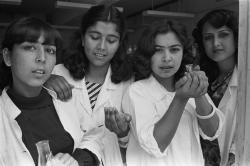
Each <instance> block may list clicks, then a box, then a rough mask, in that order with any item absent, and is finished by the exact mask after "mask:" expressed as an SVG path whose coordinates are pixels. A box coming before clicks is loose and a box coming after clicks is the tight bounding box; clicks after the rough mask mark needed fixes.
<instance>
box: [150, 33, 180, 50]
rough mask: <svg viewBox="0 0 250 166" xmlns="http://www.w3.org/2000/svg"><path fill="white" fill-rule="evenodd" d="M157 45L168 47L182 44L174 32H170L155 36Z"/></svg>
mask: <svg viewBox="0 0 250 166" xmlns="http://www.w3.org/2000/svg"><path fill="white" fill-rule="evenodd" d="M155 45H159V46H164V47H168V46H172V45H181V42H180V41H179V39H178V37H177V36H176V34H175V33H174V32H168V33H164V34H157V35H156V37H155Z"/></svg>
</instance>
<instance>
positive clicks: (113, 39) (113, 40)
mask: <svg viewBox="0 0 250 166" xmlns="http://www.w3.org/2000/svg"><path fill="white" fill-rule="evenodd" d="M107 41H108V42H109V43H110V44H113V43H115V42H118V39H117V38H116V37H108V38H107Z"/></svg>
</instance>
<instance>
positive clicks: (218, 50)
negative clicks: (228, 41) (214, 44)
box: [213, 49, 224, 53]
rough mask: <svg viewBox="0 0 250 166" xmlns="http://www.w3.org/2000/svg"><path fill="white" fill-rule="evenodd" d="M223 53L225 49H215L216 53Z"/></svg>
mask: <svg viewBox="0 0 250 166" xmlns="http://www.w3.org/2000/svg"><path fill="white" fill-rule="evenodd" d="M222 51H224V50H223V49H214V50H213V52H214V53H218V52H222Z"/></svg>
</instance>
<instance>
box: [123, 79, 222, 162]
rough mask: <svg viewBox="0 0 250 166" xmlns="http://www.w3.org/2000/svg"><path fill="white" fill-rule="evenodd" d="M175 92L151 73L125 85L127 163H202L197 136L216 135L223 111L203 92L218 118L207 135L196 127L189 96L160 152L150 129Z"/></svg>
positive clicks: (124, 108) (191, 101)
mask: <svg viewBox="0 0 250 166" xmlns="http://www.w3.org/2000/svg"><path fill="white" fill-rule="evenodd" d="M174 95H175V92H168V91H167V90H166V89H165V88H164V87H162V85H161V84H159V82H158V81H157V80H156V79H155V78H154V77H153V76H150V77H149V78H148V79H145V80H141V81H137V82H135V83H133V84H132V85H131V86H130V87H129V88H128V91H127V92H126V93H125V96H124V99H123V102H122V107H123V110H124V111H125V112H126V113H129V114H131V115H132V124H131V128H132V130H131V131H132V132H131V135H130V138H129V144H128V148H127V166H152V165H153V166H166V165H171V166H203V165H204V159H203V155H202V149H201V145H200V137H199V135H201V136H202V137H203V138H204V139H208V140H213V139H215V138H217V137H218V135H219V134H220V132H221V130H222V124H223V114H222V113H221V112H220V110H218V109H217V108H216V107H215V106H214V104H213V103H212V101H211V99H210V98H209V96H208V95H206V97H207V99H208V100H209V102H210V104H211V105H212V106H213V109H215V111H216V113H217V115H218V116H219V120H220V122H219V127H218V129H217V131H216V133H215V135H214V136H213V137H208V136H207V135H205V134H204V133H203V132H202V130H201V129H200V128H199V126H198V120H197V117H196V114H195V108H196V106H195V101H194V99H193V98H191V99H189V101H188V102H187V104H186V106H185V110H184V112H183V114H182V117H181V120H180V123H179V125H178V128H177V130H176V133H175V136H174V137H173V139H172V141H171V143H170V144H169V146H168V147H167V148H166V149H165V151H164V152H161V151H160V149H159V147H158V144H157V142H156V140H155V138H154V136H153V129H154V125H155V123H156V122H158V121H159V120H160V119H161V118H162V116H163V115H164V114H165V112H166V111H167V109H168V107H169V105H170V104H171V102H172V100H173V97H174ZM162 132H164V131H162Z"/></svg>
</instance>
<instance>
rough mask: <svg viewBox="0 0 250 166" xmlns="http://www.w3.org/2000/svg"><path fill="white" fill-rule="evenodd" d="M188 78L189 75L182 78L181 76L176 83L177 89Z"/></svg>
mask: <svg viewBox="0 0 250 166" xmlns="http://www.w3.org/2000/svg"><path fill="white" fill-rule="evenodd" d="M187 80H188V78H187V76H183V77H182V78H180V79H179V80H178V81H177V82H176V83H175V89H179V88H180V87H182V86H183V85H184V84H185V83H186V82H187Z"/></svg>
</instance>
